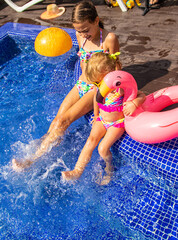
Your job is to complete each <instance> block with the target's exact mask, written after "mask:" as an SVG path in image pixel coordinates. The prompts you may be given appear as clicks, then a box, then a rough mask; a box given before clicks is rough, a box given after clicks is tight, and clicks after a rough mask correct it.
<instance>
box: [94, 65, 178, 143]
mask: <svg viewBox="0 0 178 240" xmlns="http://www.w3.org/2000/svg"><path fill="white" fill-rule="evenodd" d="M116 88H122V89H123V90H124V100H123V101H124V102H126V101H132V100H133V99H134V98H136V96H137V83H136V81H135V79H134V78H133V76H132V75H131V74H130V73H128V72H124V71H119V70H118V71H114V72H110V73H109V74H107V75H106V76H105V77H104V79H103V80H102V83H101V85H100V88H99V89H98V92H97V98H96V100H97V102H100V103H102V102H103V101H104V97H105V96H106V95H107V94H108V93H109V92H111V91H112V90H114V89H116ZM177 102H178V85H176V86H172V87H168V88H164V89H161V90H159V91H156V92H154V93H152V94H150V95H148V96H147V97H146V100H145V102H144V103H143V104H142V106H141V107H139V108H137V110H136V111H135V112H134V114H133V115H132V116H125V130H126V132H127V133H128V134H129V135H130V136H131V137H132V138H133V139H134V140H136V141H139V142H143V143H159V142H164V141H167V140H170V139H172V138H176V137H178V107H177V108H174V109H172V110H168V111H162V112H160V111H161V110H162V109H164V108H165V107H167V106H170V105H172V104H174V103H177Z"/></svg>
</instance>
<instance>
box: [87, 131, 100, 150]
mask: <svg viewBox="0 0 178 240" xmlns="http://www.w3.org/2000/svg"><path fill="white" fill-rule="evenodd" d="M87 144H88V146H94V147H96V146H97V145H98V139H97V138H96V137H95V136H94V135H91V134H90V136H89V138H88V140H87Z"/></svg>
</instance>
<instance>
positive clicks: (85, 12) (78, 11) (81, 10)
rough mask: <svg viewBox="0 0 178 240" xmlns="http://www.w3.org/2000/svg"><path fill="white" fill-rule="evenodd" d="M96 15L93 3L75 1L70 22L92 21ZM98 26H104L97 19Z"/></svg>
mask: <svg viewBox="0 0 178 240" xmlns="http://www.w3.org/2000/svg"><path fill="white" fill-rule="evenodd" d="M96 17H98V13H97V11H96V8H95V5H94V4H93V3H92V2H91V1H81V2H79V3H77V4H76V5H75V7H74V9H73V11H72V23H81V22H84V21H88V22H89V23H93V22H94V21H95V19H96ZM99 27H100V28H102V29H103V28H104V25H103V23H102V22H101V21H99Z"/></svg>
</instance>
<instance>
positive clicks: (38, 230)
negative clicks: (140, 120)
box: [0, 23, 178, 240]
mask: <svg viewBox="0 0 178 240" xmlns="http://www.w3.org/2000/svg"><path fill="white" fill-rule="evenodd" d="M42 29H44V27H41V26H33V25H24V24H13V23H8V24H5V25H4V26H3V27H1V28H0V55H1V56H0V85H1V88H0V89H1V94H0V98H1V101H0V111H1V115H0V125H1V135H0V147H1V156H0V203H1V204H0V238H1V239H86V240H88V239H92V240H93V239H112V240H113V239H169V240H175V239H178V230H177V229H178V218H177V216H178V194H177V188H178V182H177V176H178V166H177V160H178V156H177V146H178V140H177V139H174V140H171V141H167V142H165V143H161V144H154V145H147V144H141V143H137V142H135V141H134V140H132V139H131V138H130V137H129V136H128V135H127V134H125V135H124V136H123V138H122V139H121V140H120V141H118V142H117V143H116V144H115V145H114V147H113V149H112V150H113V153H114V163H115V167H116V172H115V176H114V178H113V181H112V182H111V183H110V184H109V185H108V186H105V187H101V186H99V185H97V184H96V179H97V177H98V173H99V172H100V170H101V169H102V164H103V163H102V161H101V160H100V158H99V155H98V153H97V151H95V152H94V154H93V157H92V160H91V163H90V164H89V165H88V167H87V169H86V171H85V172H84V174H83V176H82V178H81V179H80V180H79V181H78V182H77V184H72V183H71V184H64V183H63V182H62V181H61V179H60V177H61V171H62V170H64V169H68V168H73V167H74V165H75V162H76V160H77V157H78V155H79V153H80V150H81V148H82V146H83V145H84V143H85V141H86V138H87V136H88V135H89V132H90V127H89V126H88V122H87V121H86V120H85V118H82V119H80V120H78V121H76V122H75V123H74V124H72V125H71V127H70V128H69V130H68V131H67V132H66V134H65V136H64V139H63V141H62V143H61V144H60V146H56V147H55V148H53V149H52V150H51V152H49V153H48V154H46V155H45V156H44V157H42V158H41V159H40V161H39V162H38V163H36V164H34V165H33V166H32V167H31V168H30V170H29V171H27V172H25V173H21V174H18V173H15V172H13V171H12V169H11V159H12V158H13V157H14V156H16V157H17V158H19V157H22V156H23V157H27V156H28V154H31V153H32V152H33V151H34V150H35V148H36V147H37V145H38V140H36V139H39V138H40V137H41V136H43V135H44V134H45V133H46V131H47V130H48V127H49V125H50V122H51V121H52V119H53V118H54V116H55V115H56V113H57V110H58V108H59V105H60V103H61V101H62V100H63V98H64V97H65V95H66V94H67V92H68V91H69V89H70V88H71V87H72V86H73V84H74V82H75V79H76V78H77V77H78V74H79V73H80V69H79V66H78V60H77V57H76V52H77V49H78V46H77V42H76V38H75V32H74V30H72V29H66V31H67V32H68V33H69V34H70V35H71V37H72V40H73V48H72V50H71V51H70V52H69V53H67V55H66V56H63V57H62V58H61V57H57V58H53V59H50V58H46V57H42V56H39V55H38V54H36V52H35V51H34V40H35V37H36V36H37V34H38V33H39V31H41V30H42ZM87 118H88V119H89V120H90V114H88V115H87Z"/></svg>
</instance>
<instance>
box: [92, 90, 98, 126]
mask: <svg viewBox="0 0 178 240" xmlns="http://www.w3.org/2000/svg"><path fill="white" fill-rule="evenodd" d="M96 93H97V89H96V90H95V95H94V99H93V109H94V119H93V122H95V121H96V119H97V117H98V116H99V106H98V103H97V101H96Z"/></svg>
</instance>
